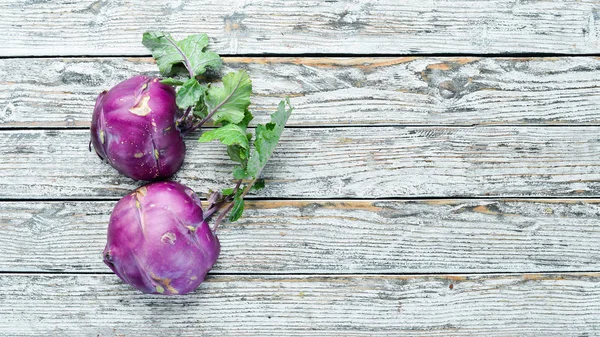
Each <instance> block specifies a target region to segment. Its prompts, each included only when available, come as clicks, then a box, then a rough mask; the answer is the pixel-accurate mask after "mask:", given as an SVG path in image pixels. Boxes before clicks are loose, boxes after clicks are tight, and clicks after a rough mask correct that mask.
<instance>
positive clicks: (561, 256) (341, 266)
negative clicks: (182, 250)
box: [0, 199, 600, 274]
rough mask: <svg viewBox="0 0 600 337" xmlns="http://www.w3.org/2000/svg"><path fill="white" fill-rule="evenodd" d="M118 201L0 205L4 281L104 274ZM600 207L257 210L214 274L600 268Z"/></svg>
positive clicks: (503, 204)
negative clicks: (13, 275) (19, 275)
mask: <svg viewBox="0 0 600 337" xmlns="http://www.w3.org/2000/svg"><path fill="white" fill-rule="evenodd" d="M113 206H114V202H40V203H30V202H15V203H12V202H8V203H7V202H4V203H1V204H0V246H1V247H3V250H2V254H0V272H97V273H106V272H110V270H109V269H108V268H107V267H106V266H105V265H104V263H102V259H101V257H100V254H101V251H102V249H103V248H104V245H105V244H106V225H107V223H108V218H109V214H110V212H111V210H112V207H113ZM599 214H600V200H576V199H573V200H485V201H482V200H431V201H405V202H401V201H383V200H382V201H254V202H249V203H248V204H247V207H246V211H245V215H244V218H243V219H241V220H240V221H238V222H236V223H233V224H229V223H228V224H225V225H222V226H221V228H220V230H219V238H220V240H221V246H222V251H221V256H220V258H219V260H218V262H217V265H216V266H215V268H214V269H213V273H219V274H222V273H276V274H290V273H317V274H329V273H338V274H340V273H341V274H353V273H382V272H383V273H405V274H410V273H480V272H540V271H545V272H551V271H561V272H562V271H589V270H599V269H600V250H598V244H599V243H600V223H599V222H598V217H599Z"/></svg>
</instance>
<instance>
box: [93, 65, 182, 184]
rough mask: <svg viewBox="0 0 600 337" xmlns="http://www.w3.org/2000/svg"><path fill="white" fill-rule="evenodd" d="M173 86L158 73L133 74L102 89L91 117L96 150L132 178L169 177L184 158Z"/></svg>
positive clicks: (177, 168)
mask: <svg viewBox="0 0 600 337" xmlns="http://www.w3.org/2000/svg"><path fill="white" fill-rule="evenodd" d="M177 117H178V109H177V104H176V103H175V90H174V89H173V88H172V87H171V86H168V85H165V84H162V83H160V81H159V79H158V78H153V77H148V76H135V77H132V78H130V79H128V80H126V81H123V82H121V83H119V84H117V85H116V86H114V87H113V88H112V89H110V90H109V91H105V92H103V93H101V94H100V95H99V96H98V98H97V99H96V106H95V108H94V114H93V116H92V125H91V142H92V144H93V145H94V149H95V150H96V153H98V155H99V156H100V157H101V158H102V159H103V160H105V161H107V162H108V163H109V164H110V165H111V166H112V167H114V168H115V169H117V171H119V172H121V173H122V174H124V175H126V176H128V177H130V178H133V179H137V180H154V179H159V178H166V177H170V176H172V175H173V174H175V172H177V170H179V168H180V167H181V164H182V163H183V158H184V157H185V143H184V142H183V136H182V135H181V133H180V131H179V130H178V129H177V125H176V120H177Z"/></svg>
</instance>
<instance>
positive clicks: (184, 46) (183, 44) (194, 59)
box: [177, 34, 222, 76]
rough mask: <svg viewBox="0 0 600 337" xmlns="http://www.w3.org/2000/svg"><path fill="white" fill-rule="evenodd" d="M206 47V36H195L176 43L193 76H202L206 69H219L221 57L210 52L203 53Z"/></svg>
mask: <svg viewBox="0 0 600 337" xmlns="http://www.w3.org/2000/svg"><path fill="white" fill-rule="evenodd" d="M206 46H208V36H207V35H206V34H195V35H190V36H188V37H186V38H185V39H183V40H181V41H179V42H177V47H179V49H181V51H182V52H183V54H184V55H185V56H186V58H187V59H188V62H189V64H190V66H191V69H189V70H191V71H192V73H194V75H195V76H198V75H201V74H204V73H205V72H206V67H211V68H213V69H218V68H219V67H221V64H222V61H221V57H220V56H219V55H218V54H217V53H215V52H212V51H204V48H206ZM186 66H187V65H186Z"/></svg>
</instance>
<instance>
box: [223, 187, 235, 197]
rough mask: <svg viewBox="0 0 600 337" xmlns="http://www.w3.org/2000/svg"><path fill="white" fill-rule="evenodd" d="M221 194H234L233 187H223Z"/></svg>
mask: <svg viewBox="0 0 600 337" xmlns="http://www.w3.org/2000/svg"><path fill="white" fill-rule="evenodd" d="M221 194H222V195H224V196H227V195H232V194H233V188H226V189H223V191H221Z"/></svg>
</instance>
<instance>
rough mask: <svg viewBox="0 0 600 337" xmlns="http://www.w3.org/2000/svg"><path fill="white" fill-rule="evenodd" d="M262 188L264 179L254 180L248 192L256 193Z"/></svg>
mask: <svg viewBox="0 0 600 337" xmlns="http://www.w3.org/2000/svg"><path fill="white" fill-rule="evenodd" d="M263 188H265V180H264V179H256V181H255V182H254V184H253V185H252V187H251V188H250V190H251V191H258V190H262V189H263Z"/></svg>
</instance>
